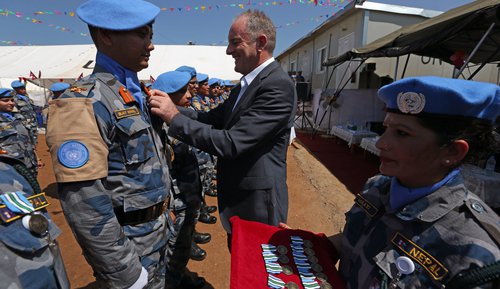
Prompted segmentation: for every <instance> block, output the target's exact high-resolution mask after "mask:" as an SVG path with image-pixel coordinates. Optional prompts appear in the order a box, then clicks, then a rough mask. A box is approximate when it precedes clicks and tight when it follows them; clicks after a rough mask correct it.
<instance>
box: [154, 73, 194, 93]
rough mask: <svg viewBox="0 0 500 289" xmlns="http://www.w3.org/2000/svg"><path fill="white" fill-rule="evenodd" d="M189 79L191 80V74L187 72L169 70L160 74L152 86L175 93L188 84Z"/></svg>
mask: <svg viewBox="0 0 500 289" xmlns="http://www.w3.org/2000/svg"><path fill="white" fill-rule="evenodd" d="M189 80H191V75H190V74H189V73H187V72H183V71H169V72H165V73H162V74H160V76H158V78H156V80H155V83H153V86H152V88H153V89H158V90H161V91H164V92H166V93H174V92H176V91H179V90H180V89H182V88H183V87H184V86H186V85H187V84H188V82H189Z"/></svg>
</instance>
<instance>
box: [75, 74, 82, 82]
mask: <svg viewBox="0 0 500 289" xmlns="http://www.w3.org/2000/svg"><path fill="white" fill-rule="evenodd" d="M82 78H83V72H82V73H80V76H78V78H77V79H76V81H78V80H80V79H82Z"/></svg>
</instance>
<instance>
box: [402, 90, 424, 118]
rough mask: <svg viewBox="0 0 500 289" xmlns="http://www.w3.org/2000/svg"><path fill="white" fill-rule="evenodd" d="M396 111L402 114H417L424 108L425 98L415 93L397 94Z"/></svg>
mask: <svg viewBox="0 0 500 289" xmlns="http://www.w3.org/2000/svg"><path fill="white" fill-rule="evenodd" d="M397 101H398V109H399V110H400V111H401V112H403V113H409V114H417V113H420V112H422V110H424V107H425V96H424V95H423V94H421V93H416V92H405V93H402V92H401V93H399V94H398V98H397Z"/></svg>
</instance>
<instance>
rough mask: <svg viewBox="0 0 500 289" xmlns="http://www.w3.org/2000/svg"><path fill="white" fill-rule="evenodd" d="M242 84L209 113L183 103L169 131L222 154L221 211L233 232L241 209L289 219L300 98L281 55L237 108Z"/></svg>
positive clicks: (245, 214)
mask: <svg viewBox="0 0 500 289" xmlns="http://www.w3.org/2000/svg"><path fill="white" fill-rule="evenodd" d="M240 89H241V87H240V86H239V85H238V86H236V87H235V88H234V89H233V90H232V91H231V94H230V96H229V99H228V100H227V101H225V102H224V103H223V104H222V105H220V106H219V107H217V108H216V109H214V110H211V111H210V112H208V113H202V112H194V111H193V110H188V109H181V112H182V113H181V114H178V115H177V116H175V117H174V119H173V120H172V122H171V124H170V129H169V135H171V136H173V137H175V138H177V139H179V140H181V141H183V142H186V143H188V144H191V145H193V146H195V147H197V148H199V149H201V150H204V151H206V152H208V153H210V154H213V155H216V156H218V157H219V158H218V161H217V191H218V202H219V212H220V218H221V222H222V225H223V227H224V229H225V230H226V231H227V232H229V233H230V232H231V228H230V224H229V218H231V217H232V216H235V215H236V216H239V217H240V218H242V219H245V220H251V221H258V222H262V223H266V224H270V225H277V224H278V223H279V222H286V219H287V213H288V189H287V185H286V153H287V148H288V143H289V137H290V128H291V127H292V125H293V118H294V115H295V111H296V103H297V96H296V92H295V88H294V86H293V82H292V81H291V79H290V77H289V76H288V74H287V73H285V72H284V71H283V69H282V68H281V67H280V65H279V64H278V63H277V62H276V61H274V62H272V63H271V64H269V65H268V66H267V67H265V68H264V70H262V71H261V72H260V73H259V74H258V75H257V77H256V78H255V79H254V80H253V81H252V82H251V83H250V85H249V86H248V87H247V89H246V90H245V93H244V94H243V95H242V96H241V98H240V100H239V101H238V103H237V105H236V107H234V110H233V106H234V103H235V101H236V98H237V97H238V94H239V91H240ZM193 119H196V120H197V121H193Z"/></svg>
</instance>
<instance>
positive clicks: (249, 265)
mask: <svg viewBox="0 0 500 289" xmlns="http://www.w3.org/2000/svg"><path fill="white" fill-rule="evenodd" d="M230 222H231V224H232V247H231V280H230V283H231V284H230V288H231V289H243V288H248V285H249V284H252V286H251V287H252V288H254V289H260V288H262V289H264V288H266V289H267V288H273V286H271V285H276V288H278V287H280V286H282V287H280V288H283V287H284V288H297V289H302V288H305V287H306V285H307V287H309V288H310V286H311V285H313V284H311V283H310V282H311V279H310V278H307V277H305V275H306V274H305V273H303V272H307V274H309V276H312V277H311V278H314V280H313V281H312V282H313V283H315V284H314V285H317V286H321V288H332V287H333V288H338V289H345V288H346V287H345V283H344V281H343V280H342V278H341V277H340V274H339V273H338V272H337V269H336V268H335V263H336V262H337V251H336V250H335V248H334V246H333V244H332V243H331V242H330V241H329V240H328V238H327V237H326V236H325V235H324V234H315V233H312V232H309V231H304V230H295V229H282V228H278V227H274V226H270V225H266V224H262V223H259V222H252V221H246V220H241V219H240V218H239V217H236V216H235V217H232V218H231V219H230ZM276 257H277V260H276ZM273 270H277V271H273ZM304 270H305V271H304ZM301 272H302V273H301ZM285 285H286V287H285Z"/></svg>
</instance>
